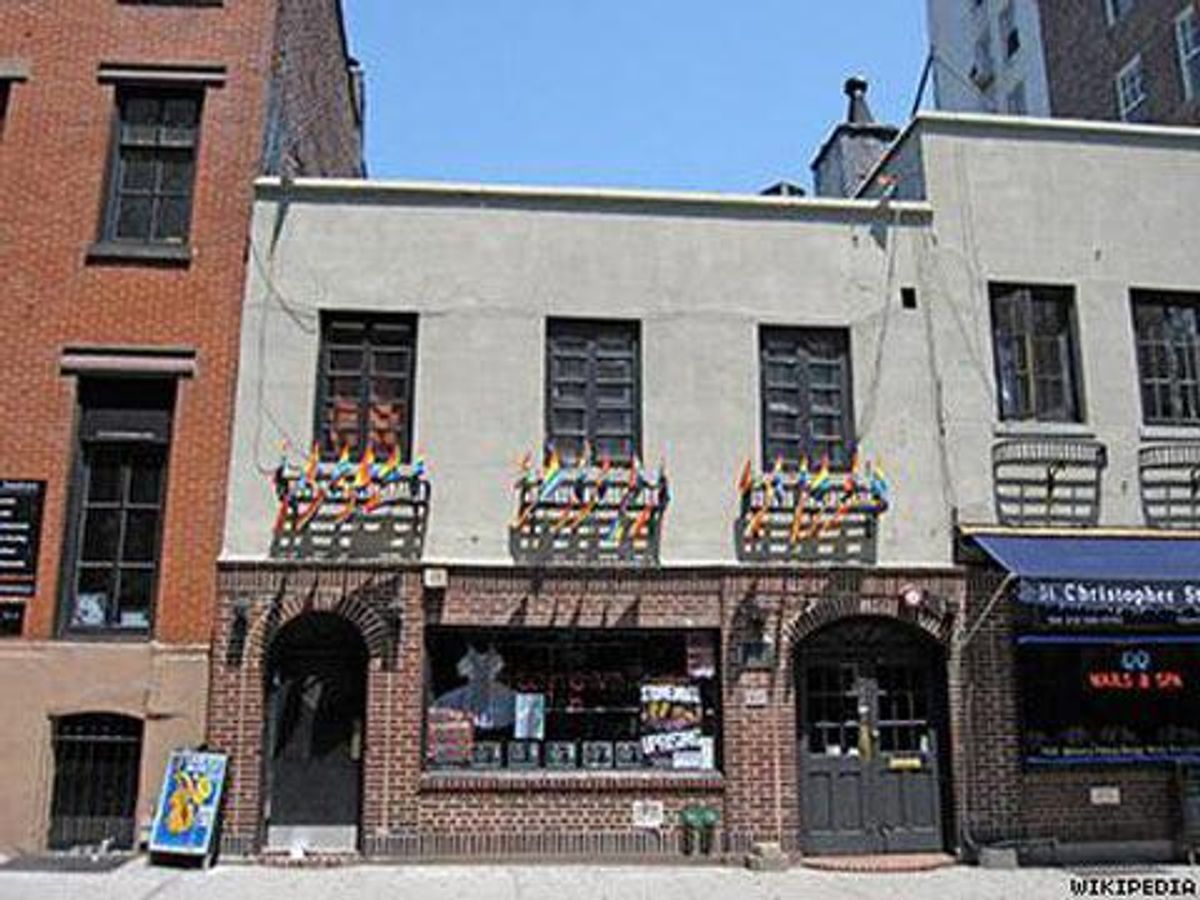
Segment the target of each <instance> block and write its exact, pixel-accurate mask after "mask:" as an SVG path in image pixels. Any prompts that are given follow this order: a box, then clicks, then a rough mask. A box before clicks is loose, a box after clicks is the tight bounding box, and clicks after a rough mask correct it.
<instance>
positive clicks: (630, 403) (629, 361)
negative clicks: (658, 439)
mask: <svg viewBox="0 0 1200 900" xmlns="http://www.w3.org/2000/svg"><path fill="white" fill-rule="evenodd" d="M546 356H547V359H546V373H547V382H546V393H547V397H546V439H547V442H548V443H549V444H550V446H551V447H553V448H554V449H555V450H557V451H558V453H559V456H560V457H561V458H562V459H563V460H564V461H565V462H568V463H570V462H574V461H575V460H577V459H578V458H579V457H580V455H581V454H582V453H583V450H584V445H585V444H587V445H588V446H590V448H591V450H592V452H593V453H594V454H595V456H596V457H597V458H601V459H602V458H605V457H607V458H608V459H610V460H612V461H613V462H625V461H628V460H630V459H632V458H633V456H634V455H636V454H639V453H640V452H641V364H640V359H639V350H638V325H637V323H636V322H611V321H606V322H601V321H584V320H576V319H551V320H549V322H548V323H547V340H546Z"/></svg>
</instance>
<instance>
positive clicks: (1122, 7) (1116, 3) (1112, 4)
mask: <svg viewBox="0 0 1200 900" xmlns="http://www.w3.org/2000/svg"><path fill="white" fill-rule="evenodd" d="M1134 2H1136V0H1104V16H1105V18H1108V22H1109V24H1110V25H1115V24H1116V23H1118V22H1120V20H1121V19H1123V18H1124V17H1126V16H1127V14H1128V13H1129V11H1130V10H1132V8H1133V5H1134Z"/></svg>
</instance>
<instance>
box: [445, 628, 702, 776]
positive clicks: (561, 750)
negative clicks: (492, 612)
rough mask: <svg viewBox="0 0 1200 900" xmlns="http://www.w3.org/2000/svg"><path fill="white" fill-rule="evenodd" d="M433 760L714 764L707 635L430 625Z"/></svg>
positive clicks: (479, 764) (540, 765) (501, 764)
mask: <svg viewBox="0 0 1200 900" xmlns="http://www.w3.org/2000/svg"><path fill="white" fill-rule="evenodd" d="M426 649H427V659H428V660H429V668H428V676H427V677H428V681H427V684H426V728H425V766H426V768H430V769H443V770H444V769H492V770H495V769H509V770H547V769H548V770H559V771H570V770H577V769H586V770H604V769H666V770H670V771H680V770H687V769H691V770H700V771H705V770H708V771H712V770H716V769H718V768H719V767H720V731H721V727H720V709H719V705H720V686H719V685H720V682H719V681H718V678H717V674H718V673H717V640H716V635H715V634H713V633H711V632H705V631H679V630H671V631H666V630H659V631H654V630H648V629H646V630H615V629H614V630H609V629H586V628H585V629H577V628H573V629H548V628H545V629H518V628H512V629H471V628H434V629H430V630H429V631H428V632H427V633H426Z"/></svg>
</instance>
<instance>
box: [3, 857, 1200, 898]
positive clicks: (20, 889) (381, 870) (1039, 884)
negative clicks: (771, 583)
mask: <svg viewBox="0 0 1200 900" xmlns="http://www.w3.org/2000/svg"><path fill="white" fill-rule="evenodd" d="M1100 876H1102V877H1109V878H1122V879H1134V878H1136V879H1139V880H1140V879H1142V878H1154V879H1158V881H1157V882H1156V883H1157V884H1166V885H1167V886H1168V888H1169V885H1170V883H1172V882H1174V883H1176V884H1181V885H1183V886H1184V892H1183V893H1179V894H1174V895H1175V896H1196V895H1197V892H1200V868H1187V867H1180V866H1156V867H1151V868H1145V869H1120V870H1116V869H1109V870H1104V871H1098V870H1083V871H1081V872H1072V871H1071V870H1067V869H1022V870H1018V871H1011V872H1007V871H991V870H983V869H977V868H968V867H963V866H958V867H952V868H947V869H940V870H937V871H933V872H923V873H917V874H904V875H851V874H842V873H829V872H818V871H815V870H811V869H805V868H799V867H797V868H793V869H791V870H790V871H788V872H783V873H770V874H754V873H751V872H748V871H746V870H744V869H736V868H717V867H677V866H670V867H668V866H641V867H634V866H584V865H580V866H561V865H510V866H484V865H477V866H476V865H460V866H448V865H407V866H384V865H358V866H346V867H341V868H334V869H279V868H269V867H262V866H250V865H234V864H226V865H221V866H218V867H216V868H214V869H213V870H211V871H209V872H202V871H194V870H179V869H166V868H157V867H151V866H149V865H147V864H146V863H145V862H144V861H142V860H137V861H134V862H132V863H129V864H127V865H125V866H123V867H121V868H120V869H117V870H116V871H114V872H110V873H105V874H44V873H37V874H27V873H18V872H4V871H0V900H35V898H36V900H43V898H44V900H59V898H61V900H217V898H221V900H224V898H236V900H308V898H312V900H325V898H335V900H366V898H404V900H464V898H473V897H480V898H485V900H564V898H572V900H574V898H581V900H698V898H703V900H784V898H788V900H794V898H819V900H863V898H875V897H879V898H888V900H928V898H960V897H961V898H970V900H1014V898H1019V900H1042V898H1045V900H1063V898H1068V897H1072V896H1080V894H1076V893H1073V892H1072V885H1071V879H1072V878H1073V877H1074V878H1080V877H1100ZM1189 884H1190V890H1188V889H1187V885H1189ZM1155 895H1156V894H1154V893H1149V894H1147V893H1144V892H1143V893H1137V894H1130V893H1126V894H1124V896H1155ZM1172 895H1173V894H1172V893H1171V891H1170V890H1165V891H1163V892H1161V893H1158V894H1157V896H1172ZM1084 896H1086V895H1084ZM1093 896H1104V895H1103V894H1095V895H1093ZM1109 896H1120V894H1109Z"/></svg>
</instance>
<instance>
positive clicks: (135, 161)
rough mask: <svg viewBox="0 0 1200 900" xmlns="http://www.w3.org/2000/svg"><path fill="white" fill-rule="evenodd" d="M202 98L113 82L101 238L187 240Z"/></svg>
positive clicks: (156, 241)
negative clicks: (114, 98)
mask: <svg viewBox="0 0 1200 900" xmlns="http://www.w3.org/2000/svg"><path fill="white" fill-rule="evenodd" d="M202 100H203V93H202V92H201V91H199V90H195V89H190V90H189V89H163V88H150V87H140V86H139V87H133V86H124V87H118V89H117V122H116V134H115V135H114V139H113V150H112V162H111V165H110V171H109V190H108V203H107V207H106V210H105V216H104V228H103V232H104V235H103V236H104V239H105V240H108V241H128V242H140V243H149V244H184V243H186V242H187V239H188V230H189V226H190V221H191V214H192V193H193V188H194V181H195V176H196V146H197V141H198V137H199V129H200V106H201V102H202Z"/></svg>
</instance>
